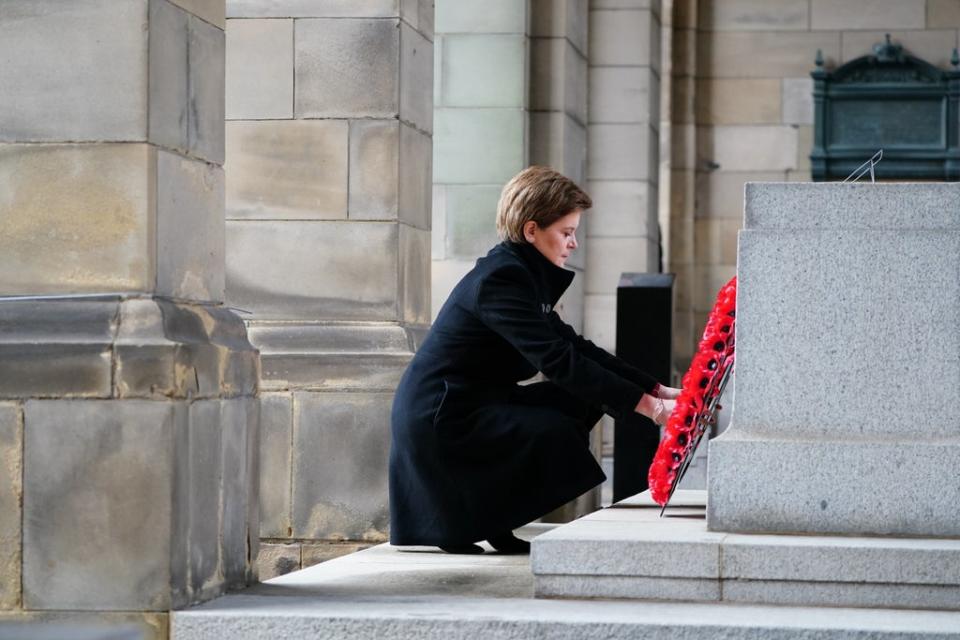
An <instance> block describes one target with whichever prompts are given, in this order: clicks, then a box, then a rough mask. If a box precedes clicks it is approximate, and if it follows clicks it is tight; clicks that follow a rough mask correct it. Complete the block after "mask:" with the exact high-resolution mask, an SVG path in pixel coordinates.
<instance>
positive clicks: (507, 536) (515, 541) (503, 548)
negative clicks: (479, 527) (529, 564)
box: [487, 531, 530, 555]
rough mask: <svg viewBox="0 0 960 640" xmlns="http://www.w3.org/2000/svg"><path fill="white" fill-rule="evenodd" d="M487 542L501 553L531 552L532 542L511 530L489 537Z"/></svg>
mask: <svg viewBox="0 0 960 640" xmlns="http://www.w3.org/2000/svg"><path fill="white" fill-rule="evenodd" d="M487 542H489V543H490V546H491V547H493V548H494V549H496V550H497V551H498V552H499V553H509V554H517V555H520V554H527V553H530V543H529V542H527V541H526V540H521V539H520V538H518V537H516V536H515V535H513V533H512V532H510V531H507V532H506V533H501V534H500V535H498V536H492V537H490V538H487Z"/></svg>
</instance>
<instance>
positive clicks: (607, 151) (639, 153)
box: [587, 124, 659, 181]
mask: <svg viewBox="0 0 960 640" xmlns="http://www.w3.org/2000/svg"><path fill="white" fill-rule="evenodd" d="M588 141H589V144H588V147H587V179H588V180H591V181H592V180H641V181H649V180H656V175H657V171H658V168H659V167H658V163H657V160H656V158H657V153H658V151H659V148H658V140H657V133H656V131H654V130H653V129H652V128H651V126H650V125H649V124H596V125H590V131H589V135H588Z"/></svg>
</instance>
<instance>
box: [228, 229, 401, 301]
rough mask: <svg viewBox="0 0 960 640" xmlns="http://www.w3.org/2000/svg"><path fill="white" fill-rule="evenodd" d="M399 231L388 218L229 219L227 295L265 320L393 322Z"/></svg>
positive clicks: (229, 299)
mask: <svg viewBox="0 0 960 640" xmlns="http://www.w3.org/2000/svg"><path fill="white" fill-rule="evenodd" d="M398 233H399V230H398V228H397V224H396V223H386V222H384V223H378V222H370V223H364V224H353V223H349V222H304V223H301V222H287V223H285V224H283V225H277V224H274V223H269V222H256V221H250V222H241V221H228V223H227V247H228V251H227V300H228V301H229V302H230V303H231V304H235V305H237V306H239V307H241V308H243V309H248V310H250V311H253V312H254V313H255V314H256V317H257V318H258V319H265V320H266V319H285V320H297V319H305V320H317V319H325V320H334V319H336V320H349V319H363V320H392V319H396V318H397V287H398V278H397V267H398V259H397V250H398V244H397V235H398ZM278 255H283V256H285V259H284V260H282V261H279V260H276V258H275V257H276V256H278ZM358 255H365V256H367V258H366V259H365V260H364V261H363V262H362V263H358V262H357V260H356V256H358ZM319 274H322V275H323V277H319Z"/></svg>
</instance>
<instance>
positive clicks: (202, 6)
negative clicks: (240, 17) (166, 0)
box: [170, 0, 232, 29]
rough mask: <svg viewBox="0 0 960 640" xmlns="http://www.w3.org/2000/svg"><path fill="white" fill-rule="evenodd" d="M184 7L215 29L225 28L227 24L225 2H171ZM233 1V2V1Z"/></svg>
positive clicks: (214, 0) (184, 0)
mask: <svg viewBox="0 0 960 640" xmlns="http://www.w3.org/2000/svg"><path fill="white" fill-rule="evenodd" d="M170 1H171V2H173V3H175V4H177V5H179V6H181V7H183V8H184V9H186V10H187V11H189V12H190V13H192V14H193V15H195V16H197V17H198V18H202V19H203V20H206V21H207V22H209V23H210V24H212V25H214V26H215V27H220V28H221V29H223V28H224V26H225V23H226V16H225V4H226V3H224V2H223V0H170ZM231 1H232V0H231Z"/></svg>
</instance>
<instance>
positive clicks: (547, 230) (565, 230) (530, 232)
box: [523, 209, 583, 267]
mask: <svg viewBox="0 0 960 640" xmlns="http://www.w3.org/2000/svg"><path fill="white" fill-rule="evenodd" d="M581 213H583V211H582V209H574V210H573V211H571V212H570V213H568V214H567V215H565V216H563V217H562V218H560V219H558V220H555V221H554V223H553V224H551V225H550V226H548V227H542V228H541V227H539V226H537V223H536V222H533V221H530V222H527V223H526V224H525V225H524V226H523V237H524V238H526V240H527V242H529V243H530V244H532V245H533V246H535V247H536V248H537V250H538V251H539V252H540V253H542V254H543V255H544V257H546V259H547V260H549V261H550V262H552V263H553V264H555V265H557V266H558V267H562V266H564V264H566V262H567V258H569V257H570V254H571V253H573V250H574V249H576V248H577V227H578V226H580V214H581Z"/></svg>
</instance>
